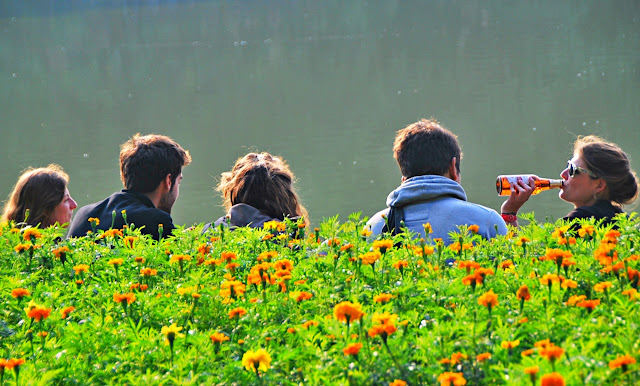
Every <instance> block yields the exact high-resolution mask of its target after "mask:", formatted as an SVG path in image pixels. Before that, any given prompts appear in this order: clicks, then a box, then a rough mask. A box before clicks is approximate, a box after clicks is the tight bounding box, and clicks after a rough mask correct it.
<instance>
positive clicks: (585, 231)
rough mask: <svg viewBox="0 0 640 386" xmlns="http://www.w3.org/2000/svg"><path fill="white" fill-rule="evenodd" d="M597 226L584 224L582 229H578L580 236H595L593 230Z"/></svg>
mask: <svg viewBox="0 0 640 386" xmlns="http://www.w3.org/2000/svg"><path fill="white" fill-rule="evenodd" d="M595 230H596V228H595V227H594V226H593V225H583V226H582V227H581V228H580V229H578V236H580V237H584V236H586V235H589V236H593V232H594V231H595Z"/></svg>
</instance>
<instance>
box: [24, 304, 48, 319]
mask: <svg viewBox="0 0 640 386" xmlns="http://www.w3.org/2000/svg"><path fill="white" fill-rule="evenodd" d="M50 314H51V308H45V307H40V306H35V307H32V308H30V309H28V310H27V316H28V317H29V318H31V319H33V320H35V321H36V322H39V321H41V320H42V319H46V318H48V317H49V315H50Z"/></svg>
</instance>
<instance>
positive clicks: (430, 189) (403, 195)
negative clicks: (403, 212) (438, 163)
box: [387, 175, 467, 207]
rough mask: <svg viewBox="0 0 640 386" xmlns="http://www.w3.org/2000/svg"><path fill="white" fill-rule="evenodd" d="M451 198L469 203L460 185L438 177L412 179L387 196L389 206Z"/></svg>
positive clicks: (428, 176)
mask: <svg viewBox="0 0 640 386" xmlns="http://www.w3.org/2000/svg"><path fill="white" fill-rule="evenodd" d="M442 196H450V197H454V198H457V199H459V200H463V201H467V195H466V194H465V192H464V189H462V186H460V184H459V183H457V182H455V181H454V180H452V179H450V178H447V177H443V176H437V175H427V176H416V177H411V178H409V179H408V180H406V181H404V183H403V184H402V185H400V186H398V187H397V188H396V189H395V190H394V191H392V192H391V193H389V195H388V196H387V206H389V207H391V206H405V205H409V204H412V203H414V202H424V201H429V200H432V199H435V198H438V197H442Z"/></svg>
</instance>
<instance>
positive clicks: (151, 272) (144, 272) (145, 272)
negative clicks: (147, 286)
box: [140, 268, 158, 277]
mask: <svg viewBox="0 0 640 386" xmlns="http://www.w3.org/2000/svg"><path fill="white" fill-rule="evenodd" d="M157 274H158V270H156V269H152V268H140V276H142V277H151V276H156V275H157Z"/></svg>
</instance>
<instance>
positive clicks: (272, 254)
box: [231, 251, 278, 262]
mask: <svg viewBox="0 0 640 386" xmlns="http://www.w3.org/2000/svg"><path fill="white" fill-rule="evenodd" d="M231 253H233V252H231ZM234 255H235V254H234ZM276 257H278V252H276V251H266V252H262V253H261V254H259V255H258V261H266V262H269V261H271V260H273V259H275V258H276Z"/></svg>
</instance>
